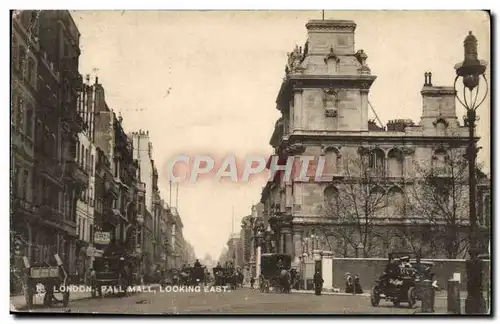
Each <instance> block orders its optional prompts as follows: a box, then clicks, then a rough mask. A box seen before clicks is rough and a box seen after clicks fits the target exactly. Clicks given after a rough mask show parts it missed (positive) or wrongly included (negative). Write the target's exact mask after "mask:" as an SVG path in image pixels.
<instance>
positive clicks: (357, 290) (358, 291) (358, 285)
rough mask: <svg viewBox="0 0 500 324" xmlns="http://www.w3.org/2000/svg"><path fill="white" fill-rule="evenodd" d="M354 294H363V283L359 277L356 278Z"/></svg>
mask: <svg viewBox="0 0 500 324" xmlns="http://www.w3.org/2000/svg"><path fill="white" fill-rule="evenodd" d="M354 292H355V293H356V294H362V293H363V289H362V288H361V283H360V282H359V277H358V276H357V275H356V276H355V277H354Z"/></svg>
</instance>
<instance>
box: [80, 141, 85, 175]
mask: <svg viewBox="0 0 500 324" xmlns="http://www.w3.org/2000/svg"><path fill="white" fill-rule="evenodd" d="M80 145H81V146H80V167H81V168H82V169H84V166H83V161H84V159H85V148H84V147H83V144H80Z"/></svg>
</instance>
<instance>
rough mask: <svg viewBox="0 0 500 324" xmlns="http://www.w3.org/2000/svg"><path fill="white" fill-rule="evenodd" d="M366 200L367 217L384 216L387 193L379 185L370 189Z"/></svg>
mask: <svg viewBox="0 0 500 324" xmlns="http://www.w3.org/2000/svg"><path fill="white" fill-rule="evenodd" d="M367 198H368V199H366V202H367V204H366V205H367V210H366V212H367V215H366V216H367V217H368V218H370V217H386V207H387V195H386V192H385V190H384V188H382V187H381V186H374V187H372V188H371V189H370V192H369V196H368V197H367Z"/></svg>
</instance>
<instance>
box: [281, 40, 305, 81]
mask: <svg viewBox="0 0 500 324" xmlns="http://www.w3.org/2000/svg"><path fill="white" fill-rule="evenodd" d="M303 59H304V53H303V52H302V47H298V46H297V45H295V49H294V50H293V52H291V53H289V54H288V66H287V68H286V69H285V72H287V71H288V72H287V75H288V74H296V73H298V74H301V73H302V72H304V70H305V68H304V67H303V66H302V61H303Z"/></svg>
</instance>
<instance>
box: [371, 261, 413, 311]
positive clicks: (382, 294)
mask: <svg viewBox="0 0 500 324" xmlns="http://www.w3.org/2000/svg"><path fill="white" fill-rule="evenodd" d="M412 256H413V257H414V256H415V254H414V253H409V252H396V253H389V264H388V265H387V267H386V271H385V272H384V274H382V275H381V276H380V277H379V279H377V280H375V286H374V287H373V289H372V293H371V304H372V306H378V304H379V302H380V300H381V299H384V300H387V301H391V302H392V303H393V304H394V306H399V304H400V303H401V302H403V303H408V307H409V308H413V306H414V305H415V303H416V302H417V270H416V269H415V267H412V265H411V263H410V260H411V257H412Z"/></svg>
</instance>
